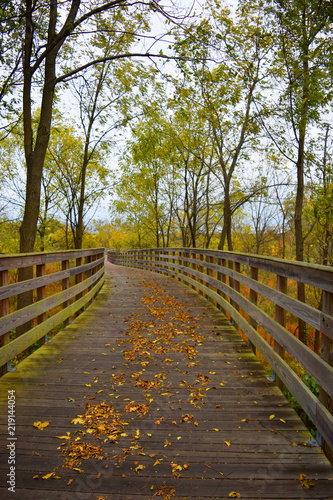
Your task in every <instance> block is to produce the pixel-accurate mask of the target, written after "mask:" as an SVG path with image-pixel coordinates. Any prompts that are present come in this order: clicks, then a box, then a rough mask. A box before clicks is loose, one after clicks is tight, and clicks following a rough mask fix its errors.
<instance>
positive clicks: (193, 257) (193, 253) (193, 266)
mask: <svg viewBox="0 0 333 500" xmlns="http://www.w3.org/2000/svg"><path fill="white" fill-rule="evenodd" d="M190 256H191V258H192V259H193V260H196V257H197V256H196V253H195V252H192V253H191V254H190ZM192 269H193V271H197V270H198V266H197V264H195V263H193V264H192ZM193 279H195V280H196V281H200V280H199V278H196V277H194V278H193ZM192 288H193V290H195V291H196V292H198V291H199V288H196V287H195V286H194V285H192Z"/></svg>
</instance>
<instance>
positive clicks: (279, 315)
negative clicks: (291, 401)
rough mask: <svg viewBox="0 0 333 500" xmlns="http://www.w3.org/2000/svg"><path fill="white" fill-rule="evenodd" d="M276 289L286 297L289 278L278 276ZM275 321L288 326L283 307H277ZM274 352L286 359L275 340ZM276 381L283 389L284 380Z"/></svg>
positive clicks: (276, 378)
mask: <svg viewBox="0 0 333 500" xmlns="http://www.w3.org/2000/svg"><path fill="white" fill-rule="evenodd" d="M276 289H277V290H278V291H279V292H282V293H283V294H284V295H286V294H287V278H286V277H284V276H279V275H277V276H276ZM275 321H277V322H278V323H280V325H282V326H283V327H285V326H286V312H285V310H284V309H283V308H282V307H281V306H278V305H276V306H275ZM274 350H275V351H276V352H277V353H278V355H279V356H281V358H284V349H283V347H282V346H281V345H280V344H279V343H278V342H277V341H276V340H274ZM275 380H276V384H277V386H278V387H279V389H281V391H282V389H283V382H282V380H281V379H280V378H279V377H278V376H277V375H275Z"/></svg>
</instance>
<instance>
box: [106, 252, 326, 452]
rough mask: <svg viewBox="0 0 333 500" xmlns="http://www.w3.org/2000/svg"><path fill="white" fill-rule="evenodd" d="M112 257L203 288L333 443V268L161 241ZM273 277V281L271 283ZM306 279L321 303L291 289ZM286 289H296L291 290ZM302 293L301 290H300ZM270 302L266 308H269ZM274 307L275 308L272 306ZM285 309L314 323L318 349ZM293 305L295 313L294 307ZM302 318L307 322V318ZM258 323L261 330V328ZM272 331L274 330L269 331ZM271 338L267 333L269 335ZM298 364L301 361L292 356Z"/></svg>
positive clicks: (300, 318) (310, 323)
mask: <svg viewBox="0 0 333 500" xmlns="http://www.w3.org/2000/svg"><path fill="white" fill-rule="evenodd" d="M108 260H109V261H110V262H111V263H114V264H117V265H122V266H132V267H138V268H141V269H146V270H149V271H155V272H159V273H163V274H166V275H169V276H172V277H175V278H178V279H179V280H181V281H183V282H184V283H186V284H187V285H190V286H191V287H192V288H194V289H196V290H197V291H198V292H200V293H201V294H203V295H205V296H206V297H207V298H209V299H210V300H213V301H214V302H215V304H216V305H217V306H218V307H219V308H220V309H221V310H222V311H223V312H224V313H225V314H226V315H227V316H229V317H230V318H231V320H232V321H233V322H234V323H235V325H236V326H238V328H239V329H240V330H241V331H242V332H243V334H245V335H246V337H247V339H248V342H249V344H250V345H251V346H252V348H253V350H254V351H255V348H257V349H258V351H259V352H260V353H261V355H262V356H263V357H264V359H265V360H266V361H267V362H268V363H269V365H270V366H271V368H272V370H273V378H275V377H276V381H277V384H278V386H279V387H280V388H282V387H283V384H284V385H285V386H286V387H287V388H288V389H289V391H290V392H291V393H292V395H293V396H294V397H295V399H296V400H297V401H298V403H299V404H300V405H301V406H302V408H303V410H304V411H305V412H306V413H307V415H308V416H309V417H310V419H311V420H312V421H313V422H314V424H315V426H316V427H317V430H318V431H319V432H317V438H318V441H320V439H321V437H323V438H324V440H325V443H324V446H325V447H326V450H327V451H328V452H329V453H331V451H330V450H333V416H332V413H333V368H332V365H333V268H332V267H326V266H319V265H311V264H307V263H301V262H295V261H287V260H282V259H277V258H269V257H261V256H256V255H248V254H237V253H234V252H222V251H211V250H201V249H193V248H188V249H185V248H167V249H166V248H161V249H147V250H131V251H127V252H108ZM272 281H274V288H273V287H272V286H268V284H267V283H269V282H272ZM297 283H305V285H306V288H307V292H308V295H309V294H310V292H311V291H312V294H314V293H316V294H317V298H318V303H319V304H321V310H319V309H318V308H316V307H314V306H313V305H309V304H306V303H302V302H300V301H298V300H297V299H296V298H295V297H292V296H291V294H290V290H291V289H292V288H294V289H296V287H297ZM288 293H289V294H290V295H288ZM294 295H296V294H294ZM264 309H266V311H265V310H264ZM272 310H273V314H272V313H271V311H272ZM286 313H287V315H288V318H289V319H290V317H291V316H290V314H291V315H293V316H292V317H293V318H294V320H295V319H296V318H298V320H301V321H303V322H306V324H307V325H309V327H310V328H311V327H312V329H314V330H316V334H315V336H316V339H317V342H318V341H319V340H320V341H321V348H320V349H317V351H318V352H319V354H318V353H316V352H314V351H313V350H312V349H310V348H309V347H308V346H307V345H305V344H304V343H302V342H301V341H300V340H299V339H298V338H297V337H296V336H295V335H293V333H291V332H290V331H289V330H288V329H287V328H286ZM289 313H290V314H289ZM301 324H304V323H301ZM258 330H260V332H258ZM267 334H269V335H267ZM265 337H266V338H267V340H266V338H265ZM287 356H288V357H289V359H290V357H291V358H292V359H293V360H295V361H296V362H297V363H298V364H299V365H301V367H303V368H304V369H305V370H306V372H307V373H308V374H309V375H310V376H311V377H312V378H313V380H315V381H316V382H317V383H318V385H319V398H318V397H316V395H315V394H314V393H313V392H312V391H311V390H310V388H309V387H308V386H307V385H306V384H305V383H304V382H303V380H302V379H301V378H300V377H299V376H298V375H297V374H296V373H295V371H294V370H293V369H292V368H291V366H290V365H291V364H292V363H287V362H286V360H285V359H286V357H287ZM294 364H295V363H294Z"/></svg>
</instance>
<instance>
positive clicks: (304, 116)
mask: <svg viewBox="0 0 333 500" xmlns="http://www.w3.org/2000/svg"><path fill="white" fill-rule="evenodd" d="M305 17H306V16H305V12H304V15H303V19H302V24H303V37H304V44H303V54H302V68H303V75H302V78H303V89H302V104H301V110H300V111H301V116H300V124H299V138H298V156H297V192H296V204H295V240H296V249H295V250H296V252H295V253H296V260H299V261H303V260H304V242H303V223H302V212H303V199H304V152H305V137H306V127H307V123H308V112H309V96H310V89H309V61H308V55H309V54H308V45H307V40H306V26H305ZM297 298H298V300H300V301H301V302H305V285H304V283H300V282H298V286H297ZM298 336H299V339H300V340H301V341H302V342H304V343H306V342H307V339H306V323H305V322H304V321H303V320H299V323H298Z"/></svg>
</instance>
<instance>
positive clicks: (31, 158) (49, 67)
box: [16, 0, 57, 336]
mask: <svg viewBox="0 0 333 500" xmlns="http://www.w3.org/2000/svg"><path fill="white" fill-rule="evenodd" d="M26 8H27V12H26V32H25V42H24V56H25V57H24V63H23V74H24V84H23V127H24V150H25V159H26V167H27V184H26V199H25V208H24V215H23V221H22V224H21V227H20V253H29V252H33V251H34V245H35V240H36V234H37V223H38V215H39V207H40V193H41V180H42V174H43V165H44V160H45V155H46V151H47V146H48V142H49V137H50V127H51V118H52V103H53V96H54V88H55V60H56V54H57V48H55V49H53V50H51V51H50V52H49V53H48V55H47V56H46V58H45V84H44V89H43V95H42V107H41V112H40V120H39V127H38V131H37V136H36V142H35V145H34V144H33V143H34V139H33V131H32V110H31V84H32V69H31V67H30V61H31V51H32V44H33V22H32V3H31V0H27V2H26ZM56 19H57V5H56V1H55V0H51V2H50V19H49V30H48V42H51V41H52V39H53V37H54V34H55V25H56ZM32 277H33V268H32V267H29V268H21V269H19V272H18V280H19V281H25V280H28V279H31V278H32ZM32 300H33V296H32V292H26V293H22V294H20V295H19V296H18V303H17V307H18V309H22V308H23V307H26V306H28V305H29V304H31V303H32ZM30 326H31V325H30V322H28V323H26V324H24V325H22V326H20V327H19V328H17V329H16V336H19V335H22V334H23V333H25V332H26V331H27V330H28V329H29V328H30Z"/></svg>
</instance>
